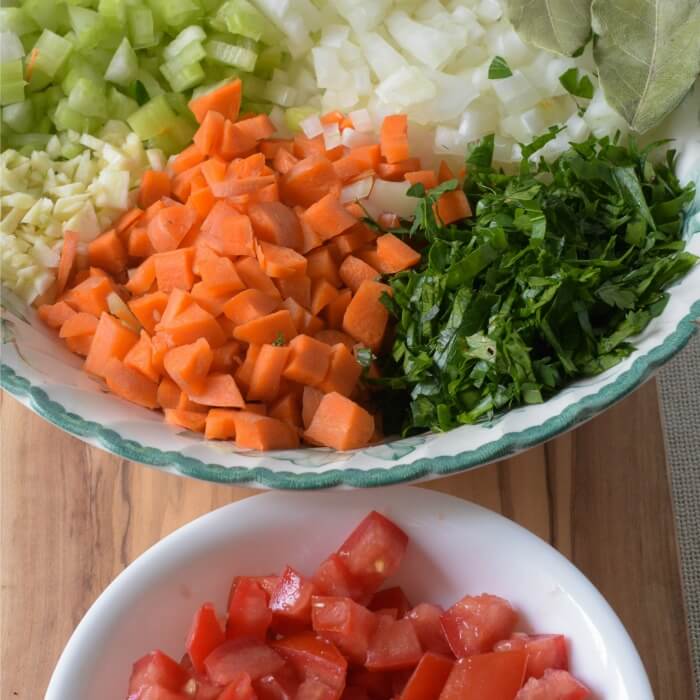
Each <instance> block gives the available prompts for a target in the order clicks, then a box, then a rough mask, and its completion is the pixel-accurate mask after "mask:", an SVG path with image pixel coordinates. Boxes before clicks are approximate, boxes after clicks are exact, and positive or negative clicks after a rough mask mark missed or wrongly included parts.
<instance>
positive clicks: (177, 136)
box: [148, 117, 196, 155]
mask: <svg viewBox="0 0 700 700" xmlns="http://www.w3.org/2000/svg"><path fill="white" fill-rule="evenodd" d="M195 130H196V127H195V126H194V125H193V124H192V123H191V122H190V121H188V120H186V119H184V118H182V117H175V119H173V121H172V122H171V123H170V125H169V127H168V129H166V130H165V131H163V132H161V133H160V134H157V135H156V136H154V137H153V138H151V139H149V140H148V147H149V148H159V149H160V150H162V151H163V152H164V153H167V154H168V155H171V154H173V153H179V152H180V151H181V150H182V149H183V148H185V147H186V146H187V145H189V144H190V142H191V141H192V136H193V135H194V132H195Z"/></svg>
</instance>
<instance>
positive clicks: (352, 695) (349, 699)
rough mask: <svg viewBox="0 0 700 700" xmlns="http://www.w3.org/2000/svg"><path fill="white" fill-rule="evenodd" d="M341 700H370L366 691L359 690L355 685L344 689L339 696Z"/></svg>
mask: <svg viewBox="0 0 700 700" xmlns="http://www.w3.org/2000/svg"><path fill="white" fill-rule="evenodd" d="M341 700H370V698H369V695H367V691H366V690H365V689H364V688H359V687H358V686H356V685H353V686H350V687H348V688H345V690H344V691H343V694H342V696H341Z"/></svg>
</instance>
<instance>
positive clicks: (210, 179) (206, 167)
mask: <svg viewBox="0 0 700 700" xmlns="http://www.w3.org/2000/svg"><path fill="white" fill-rule="evenodd" d="M227 168H228V164H227V162H226V161H225V160H223V159H222V158H208V159H207V160H205V161H204V162H203V163H201V165H200V166H199V171H200V172H201V173H202V175H204V179H205V180H206V181H207V185H208V186H209V188H210V189H211V188H212V185H215V184H217V183H220V182H223V181H224V179H225V178H226V169H227ZM212 192H213V190H212Z"/></svg>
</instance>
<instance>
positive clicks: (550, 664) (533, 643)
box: [493, 634, 569, 678]
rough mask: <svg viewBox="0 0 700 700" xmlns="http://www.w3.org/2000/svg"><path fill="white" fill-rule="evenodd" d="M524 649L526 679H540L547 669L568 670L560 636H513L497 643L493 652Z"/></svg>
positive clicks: (567, 658)
mask: <svg viewBox="0 0 700 700" xmlns="http://www.w3.org/2000/svg"><path fill="white" fill-rule="evenodd" d="M512 649H525V651H526V652H527V671H526V672H525V676H526V677H527V678H542V676H543V675H544V672H545V671H546V670H547V669H548V668H552V669H561V670H564V671H568V669H569V651H568V649H567V646H566V637H565V636H564V635H562V634H534V635H527V634H514V635H513V636H512V637H511V638H510V639H504V640H503V641H501V642H498V643H497V644H496V645H495V646H494V648H493V650H494V651H511V650H512Z"/></svg>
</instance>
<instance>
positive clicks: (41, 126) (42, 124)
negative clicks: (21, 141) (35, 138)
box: [35, 114, 53, 134]
mask: <svg viewBox="0 0 700 700" xmlns="http://www.w3.org/2000/svg"><path fill="white" fill-rule="evenodd" d="M52 127H53V123H52V122H51V117H49V115H48V114H45V115H44V116H43V117H42V118H41V119H40V120H39V121H38V122H37V123H36V126H35V131H37V132H38V133H41V134H50V133H51V129H52Z"/></svg>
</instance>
